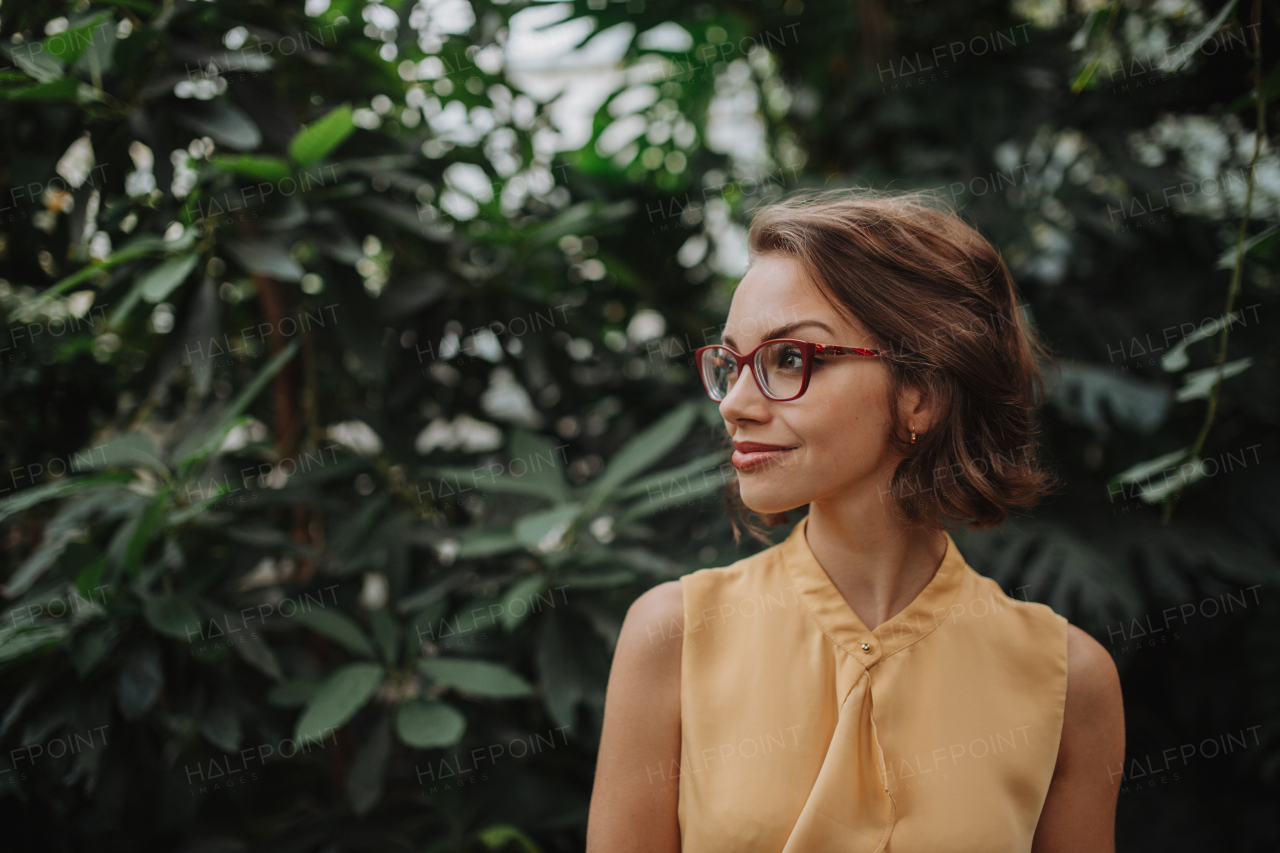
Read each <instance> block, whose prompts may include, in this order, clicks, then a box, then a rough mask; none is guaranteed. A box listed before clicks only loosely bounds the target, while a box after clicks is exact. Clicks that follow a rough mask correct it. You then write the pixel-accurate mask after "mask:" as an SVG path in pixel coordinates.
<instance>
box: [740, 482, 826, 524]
mask: <svg viewBox="0 0 1280 853" xmlns="http://www.w3.org/2000/svg"><path fill="white" fill-rule="evenodd" d="M749 478H750V475H747V476H739V478H738V491H739V493H740V494H741V495H742V503H743V505H744V506H746V508H747V509H749V510H751V511H752V512H754V513H758V514H760V515H772V514H776V513H780V512H788V511H790V510H793V509H796V508H798V507H802V506H805V505H806V504H808V503H809V502H810V497H809V496H808V495H800V494H797V493H795V492H794V491H793V490H792V489H787V488H785V487H781V486H778V487H776V488H775V487H773V486H771V484H769V483H763V482H762V483H752V482H750V479H749Z"/></svg>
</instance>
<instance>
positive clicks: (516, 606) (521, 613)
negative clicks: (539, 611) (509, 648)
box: [501, 572, 547, 632]
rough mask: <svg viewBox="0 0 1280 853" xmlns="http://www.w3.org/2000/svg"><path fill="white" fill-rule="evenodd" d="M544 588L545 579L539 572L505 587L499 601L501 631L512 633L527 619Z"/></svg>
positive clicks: (545, 585)
mask: <svg viewBox="0 0 1280 853" xmlns="http://www.w3.org/2000/svg"><path fill="white" fill-rule="evenodd" d="M546 588H547V577H546V575H544V574H542V573H541V572H538V573H537V574H534V575H531V576H530V577H527V578H525V579H524V580H520V581H516V582H515V583H513V584H512V585H511V586H509V587H507V591H506V592H504V593H503V594H502V601H501V603H502V616H501V619H502V627H503V629H504V630H506V631H507V632H511V631H514V630H515V629H516V628H517V627H518V626H519V625H520V623H521V622H523V621H524V620H525V619H527V618H529V614H530V613H532V612H533V611H534V609H535V606H536V604H537V602H536V601H534V599H535V598H536V597H537V596H538V593H540V592H542V591H543V590H544V589H546Z"/></svg>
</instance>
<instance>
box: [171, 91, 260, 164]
mask: <svg viewBox="0 0 1280 853" xmlns="http://www.w3.org/2000/svg"><path fill="white" fill-rule="evenodd" d="M179 103H180V104H181V106H179V107H177V108H175V109H174V110H173V113H172V114H173V117H174V118H175V119H177V120H178V122H179V123H180V124H183V125H186V126H187V127H188V128H190V129H191V130H193V131H195V133H196V135H197V136H209V137H212V139H213V141H214V142H216V143H218V144H219V145H221V146H223V147H226V148H232V149H234V150H236V151H252V150H253V149H255V148H257V147H258V146H259V145H261V144H262V132H261V131H259V130H258V126H257V125H256V124H254V123H253V119H251V118H249V116H248V114H247V113H245V111H244V110H242V109H240V108H239V107H237V106H235V105H234V104H232V103H231V102H230V101H227V100H225V99H223V98H217V99H214V100H211V101H196V102H192V101H187V102H185V103H183V102H179Z"/></svg>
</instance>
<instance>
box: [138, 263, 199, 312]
mask: <svg viewBox="0 0 1280 853" xmlns="http://www.w3.org/2000/svg"><path fill="white" fill-rule="evenodd" d="M199 260H200V254H199V253H198V252H191V253H189V254H186V255H180V256H178V257H176V258H170V259H169V260H167V261H165V262H164V263H162V264H160V265H159V266H157V267H155V268H154V269H152V270H151V271H149V272H148V273H147V274H146V275H144V276H142V277H141V278H139V279H138V283H137V288H138V292H139V294H141V296H142V298H143V299H145V300H146V301H148V302H150V303H152V304H153V305H154V304H155V303H157V302H163V301H164V299H165V298H166V297H167V296H168V295H169V294H170V293H172V292H173V291H174V290H175V289H176V288H177V287H178V285H180V284H182V283H183V282H184V281H186V280H187V276H189V275H191V271H192V270H193V269H195V268H196V263H197V262H199Z"/></svg>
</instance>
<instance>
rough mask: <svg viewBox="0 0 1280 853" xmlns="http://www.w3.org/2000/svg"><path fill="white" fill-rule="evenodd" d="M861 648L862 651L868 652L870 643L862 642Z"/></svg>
mask: <svg viewBox="0 0 1280 853" xmlns="http://www.w3.org/2000/svg"><path fill="white" fill-rule="evenodd" d="M862 650H863V651H864V652H869V651H871V644H870V643H863V644H862Z"/></svg>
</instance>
